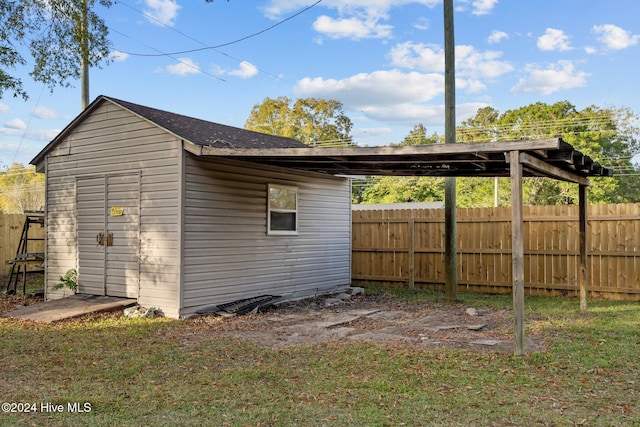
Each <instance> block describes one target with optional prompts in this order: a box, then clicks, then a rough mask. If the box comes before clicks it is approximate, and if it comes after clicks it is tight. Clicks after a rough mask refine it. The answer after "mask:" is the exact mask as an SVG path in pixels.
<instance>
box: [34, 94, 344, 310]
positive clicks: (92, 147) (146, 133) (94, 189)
mask: <svg viewBox="0 0 640 427" xmlns="http://www.w3.org/2000/svg"><path fill="white" fill-rule="evenodd" d="M207 148H230V149H245V148H246V149H274V148H296V149H303V148H306V146H305V145H304V144H302V143H300V142H298V141H295V140H293V139H289V138H283V137H277V136H273V135H266V134H261V133H256V132H251V131H247V130H245V129H239V128H234V127H230V126H225V125H221V124H217V123H212V122H208V121H204V120H199V119H195V118H191V117H186V116H183V115H179V114H174V113H170V112H166V111H161V110H157V109H153V108H149V107H145V106H141V105H137V104H133V103H130V102H125V101H122V100H118V99H114V98H110V97H106V96H100V97H98V98H97V99H96V100H95V101H94V102H93V103H92V104H91V105H90V106H88V107H87V109H86V110H85V111H83V112H82V113H81V114H80V115H79V116H78V117H77V118H75V119H74V120H73V121H72V122H71V123H70V124H69V125H68V126H67V127H66V128H65V129H64V130H63V131H62V132H61V133H60V134H59V135H58V136H57V137H56V138H55V139H54V140H53V141H51V143H49V144H48V145H47V146H46V147H45V148H44V149H43V150H42V151H41V152H40V153H39V154H38V155H37V156H36V157H35V158H34V159H33V160H32V161H31V163H32V164H34V165H35V166H36V167H37V170H38V171H39V172H45V173H46V211H45V223H46V265H45V269H46V278H45V284H46V286H45V296H46V299H57V298H61V297H63V296H64V295H65V292H66V293H67V294H68V293H69V291H68V290H66V291H65V290H53V289H52V287H53V285H54V284H55V283H57V282H58V281H59V280H58V279H59V277H60V276H61V275H63V274H64V273H65V272H66V271H67V270H69V269H72V268H75V269H77V272H78V285H79V290H78V291H79V293H83V294H92V295H110V296H120V297H127V298H135V299H137V300H138V302H139V304H141V305H143V306H147V307H149V306H155V307H158V308H160V309H161V310H162V311H163V313H164V314H165V315H166V316H170V317H187V316H189V315H192V314H194V313H196V312H197V311H199V310H202V309H204V308H207V307H211V306H214V305H218V304H224V303H227V302H231V301H235V300H239V299H244V298H251V297H258V296H262V295H277V296H282V297H287V298H302V297H306V296H311V295H314V294H323V293H329V292H333V291H338V290H340V289H341V288H345V287H347V286H348V285H349V284H350V275H351V271H350V269H351V233H350V230H351V209H350V205H351V186H350V180H349V179H348V178H345V177H339V176H334V175H332V174H326V173H318V172H314V171H305V170H300V169H293V168H287V167H279V166H271V165H265V164H259V163H255V162H247V161H242V160H233V159H228V158H223V157H217V156H205V155H203V150H205V149H207Z"/></svg>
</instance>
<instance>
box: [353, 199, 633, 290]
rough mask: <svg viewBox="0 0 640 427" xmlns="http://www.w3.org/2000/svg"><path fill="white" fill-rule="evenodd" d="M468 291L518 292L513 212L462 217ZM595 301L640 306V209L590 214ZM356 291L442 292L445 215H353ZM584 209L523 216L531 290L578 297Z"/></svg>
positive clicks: (463, 278)
mask: <svg viewBox="0 0 640 427" xmlns="http://www.w3.org/2000/svg"><path fill="white" fill-rule="evenodd" d="M456 218H457V252H458V255H457V257H458V284H459V289H460V290H461V291H464V290H465V289H466V290H470V291H479V292H491V293H506V292H511V290H512V285H513V283H512V278H511V208H510V207H507V208H480V209H458V210H457V215H456ZM587 220H588V225H587V239H588V270H589V281H588V290H589V292H590V294H591V296H592V297H593V296H601V297H605V298H611V299H633V300H638V299H640V204H625V205H590V206H588V209H587ZM352 221H353V234H352V249H353V256H352V279H353V282H354V283H359V284H367V283H379V284H395V285H397V286H408V287H420V288H434V289H443V288H444V285H443V284H444V282H445V271H444V210H443V209H428V210H407V209H403V210H382V211H381V210H358V211H356V210H354V211H353V213H352ZM579 237H580V236H579V228H578V207H577V206H526V207H525V208H524V256H525V258H524V268H525V290H526V292H527V293H528V294H552V295H558V294H563V295H566V294H568V295H577V294H578V272H579V270H578V268H579V254H580V250H579Z"/></svg>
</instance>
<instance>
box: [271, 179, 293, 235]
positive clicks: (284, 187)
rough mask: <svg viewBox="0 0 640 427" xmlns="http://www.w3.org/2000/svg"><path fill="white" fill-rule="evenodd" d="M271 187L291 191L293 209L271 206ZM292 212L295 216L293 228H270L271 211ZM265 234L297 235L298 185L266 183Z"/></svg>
mask: <svg viewBox="0 0 640 427" xmlns="http://www.w3.org/2000/svg"><path fill="white" fill-rule="evenodd" d="M271 189H276V190H281V191H291V192H293V193H294V196H295V199H294V200H295V209H283V208H275V207H272V206H271ZM272 212H274V213H285V214H290V213H293V214H294V216H295V223H294V229H293V230H272V229H271V213H272ZM267 235H269V236H297V235H298V187H295V186H292V185H281V184H273V183H269V184H268V185H267Z"/></svg>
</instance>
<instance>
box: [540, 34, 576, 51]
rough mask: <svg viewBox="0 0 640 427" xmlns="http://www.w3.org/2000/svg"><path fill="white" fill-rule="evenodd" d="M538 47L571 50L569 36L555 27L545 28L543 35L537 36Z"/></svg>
mask: <svg viewBox="0 0 640 427" xmlns="http://www.w3.org/2000/svg"><path fill="white" fill-rule="evenodd" d="M538 49H540V50H542V51H556V50H557V51H560V52H566V51H568V50H571V49H572V47H571V44H570V43H569V36H568V35H566V34H565V33H564V31H562V30H558V29H555V28H547V30H546V31H545V32H544V35H542V36H540V37H539V38H538Z"/></svg>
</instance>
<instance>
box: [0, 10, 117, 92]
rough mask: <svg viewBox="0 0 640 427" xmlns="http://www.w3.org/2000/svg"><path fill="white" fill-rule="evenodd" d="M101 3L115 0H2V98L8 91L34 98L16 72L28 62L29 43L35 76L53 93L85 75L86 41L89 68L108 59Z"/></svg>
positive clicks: (0, 75) (33, 74)
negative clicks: (95, 9) (99, 12)
mask: <svg viewBox="0 0 640 427" xmlns="http://www.w3.org/2000/svg"><path fill="white" fill-rule="evenodd" d="M96 2H97V3H99V4H100V5H102V6H104V7H110V6H111V4H112V0H17V1H10V0H0V98H1V97H2V95H3V94H4V93H5V92H9V93H11V94H12V95H13V96H14V97H16V96H21V97H23V98H24V99H26V98H27V97H28V94H27V92H26V91H25V90H24V87H23V82H22V80H21V79H20V78H19V77H16V76H14V75H12V74H11V71H10V70H12V69H15V68H16V67H17V66H19V65H27V59H26V58H25V57H24V56H23V53H22V51H23V50H24V49H23V48H24V47H26V48H27V51H28V52H29V54H30V55H31V58H32V60H33V68H32V71H31V72H30V73H29V74H30V75H31V77H32V78H33V79H34V80H35V81H37V82H42V83H44V84H45V85H47V86H48V87H49V89H50V90H52V91H53V89H54V88H55V87H56V86H63V87H67V86H70V85H71V81H72V80H77V79H79V78H80V75H81V63H82V55H83V49H82V46H83V45H84V43H83V41H86V45H87V46H88V52H86V57H87V62H88V65H89V67H98V66H100V64H102V63H103V62H104V63H107V62H108V61H109V56H110V48H111V44H110V41H109V39H108V33H109V32H108V28H107V26H106V24H105V23H104V21H103V20H102V19H101V18H100V17H99V16H98V15H97V14H96V13H95V12H93V7H94V6H95V4H96ZM83 10H86V12H87V13H86V21H85V20H84V19H83ZM84 22H86V23H87V26H86V28H85V25H84V24H83V23H84ZM85 38H86V39H85Z"/></svg>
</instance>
